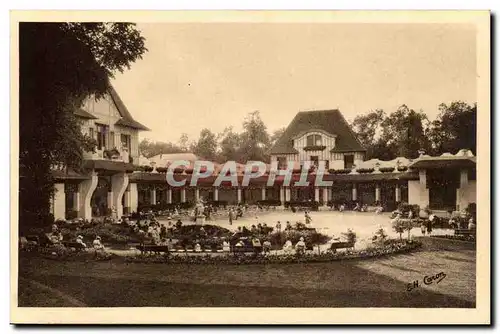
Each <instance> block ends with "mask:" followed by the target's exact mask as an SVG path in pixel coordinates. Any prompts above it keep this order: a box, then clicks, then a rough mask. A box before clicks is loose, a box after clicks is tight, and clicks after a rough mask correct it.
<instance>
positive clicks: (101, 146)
mask: <svg viewBox="0 0 500 334" xmlns="http://www.w3.org/2000/svg"><path fill="white" fill-rule="evenodd" d="M108 129H109V127H108V126H107V125H101V124H98V125H97V149H98V150H105V149H106V148H107V145H106V144H107V140H106V136H107V133H108Z"/></svg>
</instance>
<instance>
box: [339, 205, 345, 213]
mask: <svg viewBox="0 0 500 334" xmlns="http://www.w3.org/2000/svg"><path fill="white" fill-rule="evenodd" d="M339 211H340V212H342V211H345V204H340V206H339Z"/></svg>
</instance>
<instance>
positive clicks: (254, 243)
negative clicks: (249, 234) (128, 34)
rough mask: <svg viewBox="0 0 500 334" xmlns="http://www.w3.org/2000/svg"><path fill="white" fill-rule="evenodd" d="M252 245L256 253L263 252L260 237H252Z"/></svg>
mask: <svg viewBox="0 0 500 334" xmlns="http://www.w3.org/2000/svg"><path fill="white" fill-rule="evenodd" d="M252 246H253V249H254V251H255V253H260V252H262V244H261V243H260V240H259V238H253V239H252Z"/></svg>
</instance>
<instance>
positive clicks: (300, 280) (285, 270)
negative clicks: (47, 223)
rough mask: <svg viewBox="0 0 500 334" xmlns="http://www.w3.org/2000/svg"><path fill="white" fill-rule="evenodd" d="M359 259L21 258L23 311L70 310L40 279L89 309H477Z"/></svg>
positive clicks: (20, 288)
mask: <svg viewBox="0 0 500 334" xmlns="http://www.w3.org/2000/svg"><path fill="white" fill-rule="evenodd" d="M414 256H418V253H416V254H414ZM357 261H359V260H354V261H337V262H330V263H313V264H289V265H279V264H275V265H249V266H244V265H242V266H234V265H217V266H216V265H163V264H142V263H132V264H129V263H125V262H124V261H123V260H122V259H113V260H111V261H107V262H88V263H85V262H75V261H54V260H47V259H43V258H39V257H36V256H31V257H26V258H21V259H20V276H21V277H23V278H24V279H22V280H20V282H19V306H21V307H23V306H26V307H30V306H37V307H46V306H52V307H54V306H65V305H60V304H61V303H64V301H61V300H59V299H57V298H55V297H54V296H52V295H51V294H50V293H49V294H47V293H45V294H44V293H41V292H40V291H37V289H36V287H33V285H32V284H30V283H29V282H30V281H35V282H39V283H41V284H43V285H45V286H49V287H51V288H53V289H56V290H57V291H59V292H60V294H61V295H67V296H68V297H69V298H73V299H75V300H78V301H79V302H80V303H81V304H84V305H86V306H89V307H146V306H149V307H162V306H163V307H169V306H170V307H203V306H205V307H416V308H418V307H448V308H450V307H457V308H471V307H475V303H474V302H471V301H466V300H463V299H459V298H457V297H454V296H451V295H445V294H440V293H437V292H433V291H430V290H428V289H415V290H413V291H410V292H407V291H406V284H407V283H408V282H403V281H400V280H398V279H397V278H393V277H389V276H385V275H380V274H376V273H374V272H373V271H369V270H366V269H363V268H360V267H359V266H357V265H356V264H357V263H358V262H357ZM365 261H377V260H376V259H371V260H365ZM69 306H73V305H69Z"/></svg>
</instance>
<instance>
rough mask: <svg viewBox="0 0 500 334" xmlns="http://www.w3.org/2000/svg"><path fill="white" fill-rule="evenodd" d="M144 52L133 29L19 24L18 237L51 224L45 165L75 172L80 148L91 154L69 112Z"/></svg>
mask: <svg viewBox="0 0 500 334" xmlns="http://www.w3.org/2000/svg"><path fill="white" fill-rule="evenodd" d="M145 51H146V48H145V45H144V38H143V37H141V35H140V33H139V31H137V30H136V29H135V26H134V25H133V24H128V23H109V24H107V23H20V24H19V124H20V127H19V136H20V138H19V143H20V156H19V164H20V167H19V174H20V180H19V222H20V229H19V230H20V232H23V230H24V228H25V227H28V226H32V225H36V224H38V225H39V224H44V223H48V222H50V220H51V218H50V211H49V210H50V205H49V203H50V198H51V197H52V195H53V192H54V189H53V181H54V180H53V176H52V173H51V168H52V167H53V166H60V165H64V166H66V167H67V168H72V169H80V167H81V161H82V156H83V150H89V149H92V146H93V143H92V142H91V141H90V140H89V138H86V137H84V136H83V135H82V133H81V131H80V127H79V124H78V121H77V119H76V118H75V116H74V114H73V113H74V110H75V108H79V107H80V106H81V105H82V103H83V101H84V100H85V99H86V98H87V97H89V96H95V97H97V98H99V97H100V96H102V95H103V94H104V93H105V92H106V91H107V88H108V87H109V78H110V77H112V76H113V73H115V72H116V71H118V72H123V71H124V70H125V69H127V68H129V66H130V64H131V63H133V62H134V61H135V60H137V59H138V58H140V57H141V55H142V54H143V53H144V52H145Z"/></svg>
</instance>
